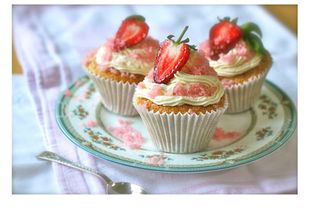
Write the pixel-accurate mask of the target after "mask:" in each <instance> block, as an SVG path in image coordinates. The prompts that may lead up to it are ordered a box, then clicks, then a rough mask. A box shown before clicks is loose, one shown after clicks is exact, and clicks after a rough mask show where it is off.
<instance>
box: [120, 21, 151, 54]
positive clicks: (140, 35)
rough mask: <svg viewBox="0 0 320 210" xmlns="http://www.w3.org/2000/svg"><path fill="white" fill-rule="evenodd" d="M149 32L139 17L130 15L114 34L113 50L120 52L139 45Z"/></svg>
mask: <svg viewBox="0 0 320 210" xmlns="http://www.w3.org/2000/svg"><path fill="white" fill-rule="evenodd" d="M148 32H149V26H148V25H147V23H146V22H145V18H144V17H143V16H141V15H132V16H129V17H127V18H126V19H124V20H123V21H122V23H121V25H120V27H119V29H118V31H117V33H116V37H115V40H114V49H115V50H122V49H124V48H128V47H131V46H134V45H136V44H138V43H140V42H141V41H142V40H144V39H145V38H146V37H147V35H148Z"/></svg>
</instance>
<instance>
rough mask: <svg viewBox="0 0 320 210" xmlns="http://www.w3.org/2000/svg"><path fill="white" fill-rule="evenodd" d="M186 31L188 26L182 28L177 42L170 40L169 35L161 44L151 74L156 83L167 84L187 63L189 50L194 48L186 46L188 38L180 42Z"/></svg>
mask: <svg viewBox="0 0 320 210" xmlns="http://www.w3.org/2000/svg"><path fill="white" fill-rule="evenodd" d="M187 29H188V26H186V27H185V28H184V30H183V32H182V33H181V35H180V36H179V38H178V40H177V41H174V40H172V37H173V35H170V36H168V39H167V40H165V41H164V42H162V43H161V46H160V50H159V52H158V55H157V58H156V63H155V67H154V72H153V79H154V81H155V82H156V83H164V84H165V83H168V82H169V81H170V79H171V78H173V75H174V74H175V73H176V72H177V71H180V70H181V69H182V67H183V66H184V65H185V64H186V63H187V61H188V58H189V54H190V49H189V48H192V49H195V48H194V46H189V45H188V44H187V43H188V42H189V39H188V38H187V39H185V40H183V41H181V39H182V37H183V35H184V33H185V32H186V31H187Z"/></svg>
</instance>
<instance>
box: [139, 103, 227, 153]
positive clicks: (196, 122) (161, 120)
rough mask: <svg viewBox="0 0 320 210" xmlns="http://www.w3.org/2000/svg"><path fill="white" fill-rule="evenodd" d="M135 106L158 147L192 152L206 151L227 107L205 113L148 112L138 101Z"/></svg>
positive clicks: (175, 151)
mask: <svg viewBox="0 0 320 210" xmlns="http://www.w3.org/2000/svg"><path fill="white" fill-rule="evenodd" d="M133 100H134V102H133V105H134V106H135V107H136V109H137V111H138V112H139V114H140V117H141V118H142V121H143V122H144V124H145V126H146V127H147V130H148V132H149V134H150V136H151V139H152V141H153V143H154V144H155V146H156V147H157V148H158V149H159V150H160V151H163V152H169V153H193V152H198V151H202V150H205V149H206V148H207V147H208V144H209V143H210V141H211V140H212V136H213V132H214V130H215V128H216V125H217V123H218V121H219V119H220V117H221V116H222V115H223V113H224V112H225V110H226V108H227V106H228V103H227V100H226V101H225V104H224V107H222V108H219V109H217V110H215V111H212V112H207V113H205V114H195V113H192V114H190V113H184V114H181V113H178V114H174V113H169V114H168V113H161V114H160V113H159V112H153V111H148V110H147V109H146V108H145V107H143V106H141V105H138V104H136V103H135V98H134V99H133Z"/></svg>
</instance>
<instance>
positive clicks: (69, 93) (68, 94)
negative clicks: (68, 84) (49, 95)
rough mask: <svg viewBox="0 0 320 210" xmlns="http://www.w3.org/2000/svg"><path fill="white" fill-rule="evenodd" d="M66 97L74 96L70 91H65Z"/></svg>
mask: <svg viewBox="0 0 320 210" xmlns="http://www.w3.org/2000/svg"><path fill="white" fill-rule="evenodd" d="M64 96H67V97H69V96H72V92H71V91H70V90H69V89H66V90H65V91H64Z"/></svg>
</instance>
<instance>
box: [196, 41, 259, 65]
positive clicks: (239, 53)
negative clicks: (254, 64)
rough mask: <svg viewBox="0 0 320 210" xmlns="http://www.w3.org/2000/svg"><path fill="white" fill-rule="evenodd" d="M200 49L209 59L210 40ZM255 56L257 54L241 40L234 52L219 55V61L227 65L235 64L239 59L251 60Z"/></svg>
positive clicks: (202, 44)
mask: <svg viewBox="0 0 320 210" xmlns="http://www.w3.org/2000/svg"><path fill="white" fill-rule="evenodd" d="M199 48H200V52H201V53H202V54H203V55H205V56H206V57H207V58H209V55H210V51H211V49H210V43H209V40H207V41H205V42H203V43H201V44H200V47H199ZM254 55H255V53H254V52H253V51H252V50H250V48H249V47H248V45H247V44H246V42H245V41H243V40H240V41H239V42H238V43H237V44H236V45H235V47H234V48H233V49H232V50H230V51H229V52H228V53H226V54H223V53H221V54H220V55H219V59H218V60H221V61H223V62H225V63H227V64H233V63H234V62H236V61H237V58H239V57H240V58H242V59H245V60H249V59H251V58H252V57H253V56H254Z"/></svg>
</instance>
